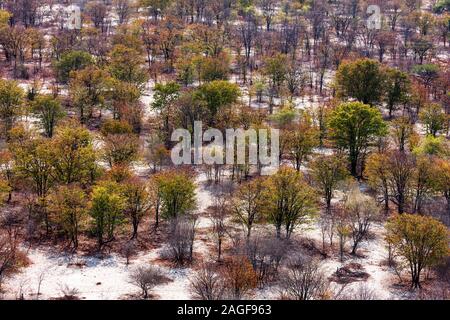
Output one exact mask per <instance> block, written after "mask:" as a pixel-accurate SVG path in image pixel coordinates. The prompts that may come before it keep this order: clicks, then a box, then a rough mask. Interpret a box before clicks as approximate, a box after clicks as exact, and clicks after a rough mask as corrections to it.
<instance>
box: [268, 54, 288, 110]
mask: <svg viewBox="0 0 450 320" xmlns="http://www.w3.org/2000/svg"><path fill="white" fill-rule="evenodd" d="M288 67H289V64H288V59H287V56H286V55H284V54H277V55H275V56H273V57H269V58H267V59H266V60H265V61H264V70H263V73H264V75H265V76H266V77H267V78H268V79H269V100H270V101H269V113H272V111H273V99H274V97H275V96H279V95H280V92H281V88H282V86H283V84H284V82H285V81H286V75H287V72H288Z"/></svg>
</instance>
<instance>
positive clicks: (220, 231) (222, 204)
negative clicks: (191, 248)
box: [208, 195, 230, 261]
mask: <svg viewBox="0 0 450 320" xmlns="http://www.w3.org/2000/svg"><path fill="white" fill-rule="evenodd" d="M229 205H230V201H229V198H228V197H226V196H225V195H219V196H218V197H216V198H215V199H214V205H212V206H211V207H209V208H208V211H209V217H210V219H211V222H212V225H213V232H214V236H215V238H216V241H217V261H220V260H221V257H222V244H223V240H224V238H225V236H226V233H227V225H226V218H227V217H228V215H229V213H230V207H229Z"/></svg>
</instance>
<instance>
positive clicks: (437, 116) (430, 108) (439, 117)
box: [419, 103, 447, 137]
mask: <svg viewBox="0 0 450 320" xmlns="http://www.w3.org/2000/svg"><path fill="white" fill-rule="evenodd" d="M419 117H420V120H421V121H422V122H423V124H424V125H425V127H426V129H427V133H428V134H431V135H432V136H433V137H436V135H437V133H438V132H439V131H440V130H442V129H443V128H444V125H445V123H446V120H447V117H446V115H445V113H444V111H443V110H442V107H441V106H440V105H439V104H437V103H431V104H429V105H427V106H426V107H425V108H423V109H422V111H421V112H420V114H419Z"/></svg>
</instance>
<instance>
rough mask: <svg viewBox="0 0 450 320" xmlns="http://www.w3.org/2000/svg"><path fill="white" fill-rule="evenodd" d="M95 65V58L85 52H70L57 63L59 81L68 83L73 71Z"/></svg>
mask: <svg viewBox="0 0 450 320" xmlns="http://www.w3.org/2000/svg"><path fill="white" fill-rule="evenodd" d="M93 64H94V58H93V57H92V56H91V55H90V54H89V53H88V52H85V51H69V52H67V53H64V54H63V55H62V56H61V59H59V61H57V62H56V63H55V70H56V73H57V78H58V81H60V82H61V83H67V82H68V81H69V78H70V73H71V72H72V71H77V70H81V69H84V68H86V67H87V66H90V65H93Z"/></svg>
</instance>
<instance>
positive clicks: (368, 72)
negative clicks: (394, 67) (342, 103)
mask: <svg viewBox="0 0 450 320" xmlns="http://www.w3.org/2000/svg"><path fill="white" fill-rule="evenodd" d="M384 79H385V75H384V72H383V70H382V68H381V67H380V63H379V62H377V61H376V60H372V59H359V60H356V61H346V62H343V63H342V64H341V65H340V66H339V68H338V70H337V72H336V77H335V87H336V94H337V95H338V97H342V98H354V99H356V100H358V101H360V102H362V103H364V104H370V105H374V104H377V103H378V102H380V101H381V98H382V95H383V84H384Z"/></svg>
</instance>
